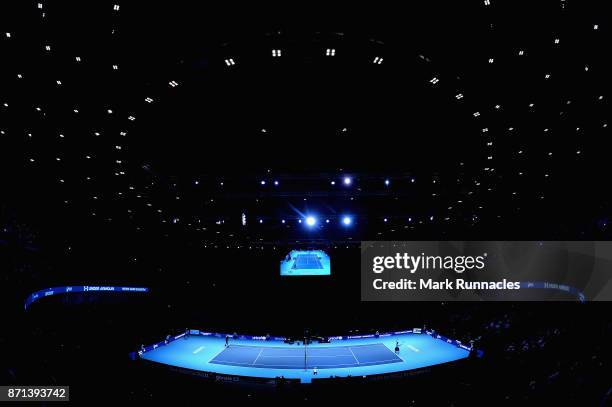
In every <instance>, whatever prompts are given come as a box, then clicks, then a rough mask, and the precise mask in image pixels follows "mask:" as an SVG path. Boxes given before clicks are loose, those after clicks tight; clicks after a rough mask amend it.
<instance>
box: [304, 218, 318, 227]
mask: <svg viewBox="0 0 612 407" xmlns="http://www.w3.org/2000/svg"><path fill="white" fill-rule="evenodd" d="M316 223H317V218H315V217H314V216H307V217H306V224H307V225H308V226H314V225H315V224H316Z"/></svg>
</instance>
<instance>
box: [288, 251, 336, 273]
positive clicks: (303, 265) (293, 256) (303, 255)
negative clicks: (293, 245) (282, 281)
mask: <svg viewBox="0 0 612 407" xmlns="http://www.w3.org/2000/svg"><path fill="white" fill-rule="evenodd" d="M280 273H281V276H329V275H330V274H331V264H330V259H329V256H328V255H327V254H326V253H325V252H324V251H322V250H292V251H291V252H290V253H289V254H287V256H285V258H284V259H283V260H281V264H280Z"/></svg>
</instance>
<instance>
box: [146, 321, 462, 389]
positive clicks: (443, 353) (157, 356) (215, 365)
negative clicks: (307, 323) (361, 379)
mask: <svg viewBox="0 0 612 407" xmlns="http://www.w3.org/2000/svg"><path fill="white" fill-rule="evenodd" d="M396 341H397V342H399V343H400V352H399V354H398V355H396V354H395V352H394V351H393V350H394V348H395V343H396ZM468 355H469V352H468V351H467V350H465V349H462V348H460V347H457V346H455V345H453V344H450V343H447V342H445V341H443V340H440V339H435V338H432V337H431V336H430V335H427V334H413V333H408V334H402V335H394V336H385V337H379V338H376V337H370V338H360V339H343V340H332V341H331V342H330V343H313V344H310V345H308V346H307V347H306V349H304V346H303V345H302V344H300V345H297V344H294V345H291V344H286V343H284V342H282V341H263V340H254V339H240V340H233V339H232V340H230V345H229V346H228V347H225V339H224V338H222V337H215V336H201V335H191V336H188V337H187V339H184V338H180V339H177V340H175V341H172V342H170V343H169V344H168V345H162V346H158V347H157V348H155V349H153V350H150V351H147V352H145V353H144V354H143V355H142V356H141V357H142V358H143V359H146V360H149V361H152V362H158V363H162V364H166V365H170V366H177V367H181V368H186V369H192V370H199V371H205V372H214V373H219V374H225V375H235V376H246V377H259V378H275V377H279V376H283V377H285V378H287V379H299V380H301V382H302V383H309V382H310V381H311V380H312V378H313V377H316V378H319V379H324V378H329V377H331V376H337V377H346V376H366V375H376V374H383V373H393V372H401V371H406V370H412V369H418V368H422V367H426V366H432V365H437V364H441V363H447V362H452V361H455V360H459V359H463V358H466V357H468ZM315 367H316V368H317V370H318V374H317V375H316V376H314V374H313V369H314V368H315Z"/></svg>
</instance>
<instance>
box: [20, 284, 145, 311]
mask: <svg viewBox="0 0 612 407" xmlns="http://www.w3.org/2000/svg"><path fill="white" fill-rule="evenodd" d="M83 292H114V293H147V292H149V289H148V288H147V287H118V286H94V285H75V286H64V287H52V288H45V289H44V290H39V291H36V292H33V293H32V294H30V295H29V296H28V298H26V300H25V305H24V308H25V309H28V307H29V306H30V305H32V303H33V302H34V301H37V300H39V299H40V298H44V297H49V296H52V295H56V294H69V293H83Z"/></svg>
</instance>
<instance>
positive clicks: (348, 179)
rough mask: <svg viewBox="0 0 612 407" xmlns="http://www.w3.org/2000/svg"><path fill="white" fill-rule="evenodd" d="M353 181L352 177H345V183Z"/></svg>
mask: <svg viewBox="0 0 612 407" xmlns="http://www.w3.org/2000/svg"><path fill="white" fill-rule="evenodd" d="M352 182H353V180H352V179H351V177H344V185H351V183H352Z"/></svg>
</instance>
